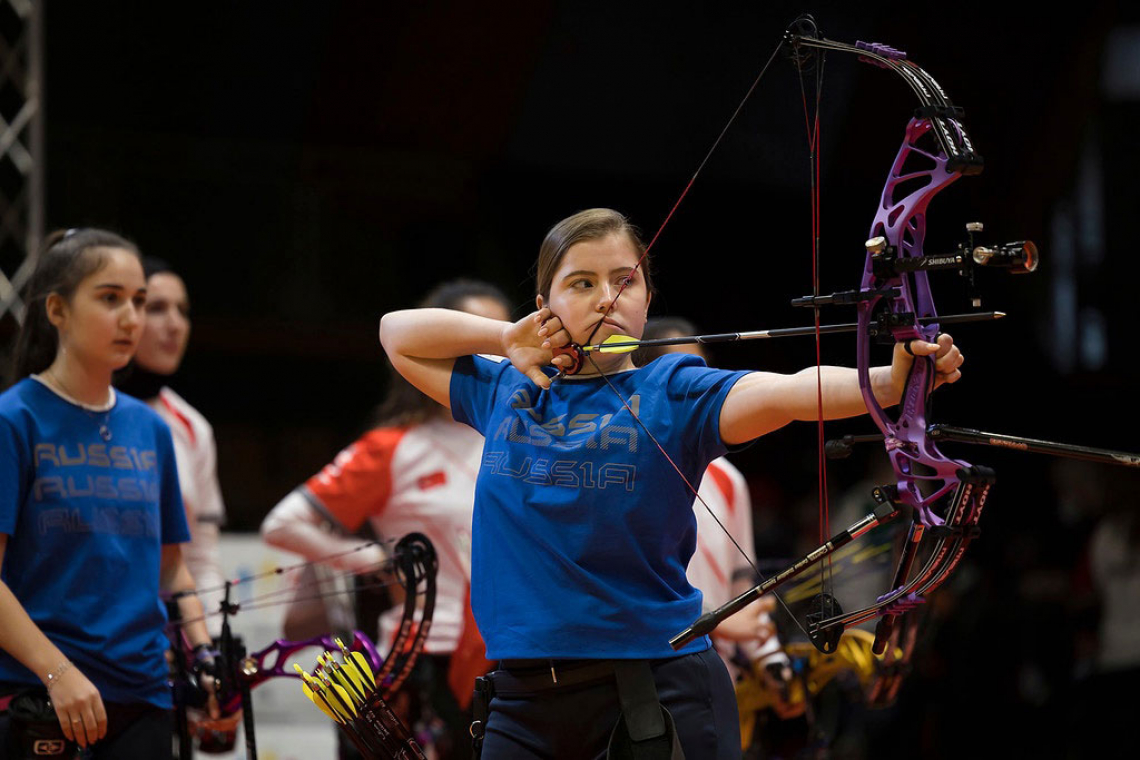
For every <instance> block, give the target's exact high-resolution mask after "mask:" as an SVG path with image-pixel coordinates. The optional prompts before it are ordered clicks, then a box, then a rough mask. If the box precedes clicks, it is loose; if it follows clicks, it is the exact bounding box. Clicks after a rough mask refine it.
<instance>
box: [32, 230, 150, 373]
mask: <svg viewBox="0 0 1140 760" xmlns="http://www.w3.org/2000/svg"><path fill="white" fill-rule="evenodd" d="M111 248H120V249H122V250H124V251H129V252H130V253H132V254H134V255H135V256H139V257H140V258H141V255H140V253H139V249H138V246H136V245H135V244H134V243H132V242H131V241H129V240H127V239H126V238H124V237H122V236H121V235H117V234H115V233H114V232H108V231H107V230H100V229H96V228H94V227H85V228H80V229H71V230H56V231H55V232H53V233H51V234H50V235H48V236H47V239H46V240H45V241H44V245H43V249H42V250H41V252H40V256H39V261H38V262H37V263H36V269H35V272H33V273H32V278H31V280H29V281H28V284H27V287H25V288H24V293H23V299H24V305H25V309H26V310H25V312H24V321H23V323H22V324H21V325H20V334H19V336H18V337H17V338H16V361H15V364H16V377H15V379H16V380H21V379H23V378H25V377H27V376H28V375H30V374H32V373H35V372H43V371H44V370H46V369H47V368H48V367H50V366H51V363H52V362H53V361H55V355H56V353H57V352H58V351H59V333H58V332H57V331H56V329H55V326H54V325H53V324H52V323H51V322H50V321H49V320H48V316H47V298H48V296H50V295H51V294H52V293H55V294H56V295H58V296H60V297H61V298H63V299H64V300H65V301H67V302H68V303H70V302H71V298H72V296H73V295H75V289H76V287H78V286H79V283H81V282H82V281H83V279H84V278H85V277H88V276H90V275H92V274H94V273H95V272H98V271H99V270H100V269H102V268H103V264H104V263H105V261H106V258H107V256H106V252H107V250H108V249H111Z"/></svg>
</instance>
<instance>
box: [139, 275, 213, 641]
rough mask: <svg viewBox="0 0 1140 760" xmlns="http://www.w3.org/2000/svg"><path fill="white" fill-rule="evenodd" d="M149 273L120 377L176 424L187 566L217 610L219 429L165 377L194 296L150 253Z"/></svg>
mask: <svg viewBox="0 0 1140 760" xmlns="http://www.w3.org/2000/svg"><path fill="white" fill-rule="evenodd" d="M143 269H144V272H145V274H146V278H147V283H146V285H147V299H146V315H147V318H146V327H145V328H144V329H143V333H142V337H141V338H140V340H139V348H138V351H137V352H135V359H134V362H133V364H132V365H131V367H130V368H129V369H127V370H126V371H125V372H124V373H123V375H122V376H121V377H119V378H117V379H116V385H117V386H118V387H119V389H120V390H122V391H123V392H125V393H128V394H130V395H132V396H134V397H135V398H138V399H141V400H142V401H145V402H146V403H147V405H148V406H150V408H151V409H153V410H154V411H156V412H158V416H159V417H161V418H162V419H163V421H165V422H166V424H167V425H169V426H170V434H171V437H172V438H173V439H174V457H175V460H176V462H177V465H178V485H179V486H180V487H181V489H182V501H183V504H185V507H186V522H187V524H188V525H189V526H190V543H189V544H187V545H186V546H185V547H184V548H183V555H184V556H185V558H186V566H187V567H188V568H189V569H190V574H191V575H193V576H194V583H195V585H196V586H197V587H198V588H199V589H205V590H204V591H200V592H199V594H198V597H199V599H200V600H201V602H202V606H203V609H205V610H206V613H207V614H210V613H214V612H217V611H218V610H219V609H220V605H221V602H222V591H221V590H220V587H221V586H222V585H223V584H224V583H225V578H224V577H223V575H222V570H221V560H220V558H219V554H218V532H219V530H220V528H221V526H222V524H223V523H224V522H225V517H226V507H225V503H224V502H223V501H222V489H221V487H220V486H219V485H218V465H217V462H218V451H217V446H216V445H215V443H214V429H213V428H212V427H211V426H210V423H209V422H207V421H206V418H205V417H203V416H202V414H201V413H199V412H198V410H197V409H195V408H194V407H192V406H191V405H190V404H189V403H188V402H187V401H186V400H185V399H184V398H182V397H181V396H179V395H178V394H177V393H175V392H174V391H173V390H171V389H170V387H169V386H168V385H167V383H168V382H170V379H171V377H172V376H173V375H174V374H175V373H176V372H177V371H178V368H179V367H180V366H181V365H182V358H183V357H184V356H185V354H186V346H187V344H188V342H189V340H190V297H189V295H188V294H187V292H186V284H185V283H184V282H183V281H182V278H181V277H179V276H178V274H176V273H175V272H174V271H173V270H172V269H171V268H170V265H169V264H167V263H166V262H164V261H162V260H160V259H156V258H151V257H144V259H143ZM221 626H222V622H221V616H219V615H212V614H210V616H209V617H208V618H207V619H206V628H207V630H209V632H210V635H211V636H213V637H214V638H217V637H218V636H219V635H220V634H221Z"/></svg>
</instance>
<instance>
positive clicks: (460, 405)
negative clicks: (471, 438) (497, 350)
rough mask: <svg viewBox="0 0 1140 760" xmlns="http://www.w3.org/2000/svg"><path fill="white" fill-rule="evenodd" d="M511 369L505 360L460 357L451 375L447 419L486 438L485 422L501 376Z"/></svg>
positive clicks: (493, 401)
mask: <svg viewBox="0 0 1140 760" xmlns="http://www.w3.org/2000/svg"><path fill="white" fill-rule="evenodd" d="M510 369H511V363H510V362H509V361H507V360H505V359H502V360H495V359H489V358H487V357H485V356H461V357H459V358H458V359H456V360H455V368H454V369H453V370H452V371H451V391H450V397H451V416H452V417H453V418H455V421H456V422H462V423H463V424H464V425H468V426H470V427H472V428H474V429H475V430H476V431H478V432H479V433H480V434H481V435H483V436H486V427H487V420H488V419H490V416H491V410H492V409H494V408H495V396H496V392H497V391H498V389H499V385H500V381H501V380H502V377H503V374H504V373H505V372H507V371H508V370H510Z"/></svg>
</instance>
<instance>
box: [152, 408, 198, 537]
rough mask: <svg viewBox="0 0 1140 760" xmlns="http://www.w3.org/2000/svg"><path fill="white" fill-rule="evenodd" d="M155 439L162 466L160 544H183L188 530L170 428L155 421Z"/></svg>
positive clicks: (188, 532) (188, 533)
mask: <svg viewBox="0 0 1140 760" xmlns="http://www.w3.org/2000/svg"><path fill="white" fill-rule="evenodd" d="M155 438H156V444H157V447H158V461H159V462H160V463H161V466H162V472H161V475H160V476H161V478H162V483H161V490H160V497H159V498H160V503H159V514H160V516H161V519H162V543H163V544H184V543H186V542H187V541H189V540H190V529H189V528H188V527H187V526H186V508H185V507H184V506H183V504H182V489H181V488H180V487H179V485H178V465H177V463H176V460H175V458H174V441H173V440H171V438H170V428H168V427H167V426H166V424H165V423H163V422H162V421H160V420H156V421H155Z"/></svg>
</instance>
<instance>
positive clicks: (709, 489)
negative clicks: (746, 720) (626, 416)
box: [633, 317, 788, 680]
mask: <svg viewBox="0 0 1140 760" xmlns="http://www.w3.org/2000/svg"><path fill="white" fill-rule="evenodd" d="M695 333H696V328H695V327H694V325H693V324H692V323H691V322H689V321H687V320H685V319H681V318H679V317H656V318H654V319H650V320H649V321H648V322H647V323H646V325H645V332H644V334H643V335H642V339H643V340H654V339H657V338H674V337H680V336H683V335H693V334H695ZM677 352H679V353H688V354H692V355H694V356H699V357H700V358H702V359H704V360H705V361H706V362H707V361H708V357H707V356H706V355H705V353H704V351H703V349H702V348H701V346H700V345H699V344H694V345H687V346H650V347H646V348H640V349H638V350H637V352H636V353H635V354H634V357H633V359H634V363H635V364H636V365H637V366H639V367H641V366H645V365H646V364H648V363H649V362H651V361H653V360H654V359H656V358H657V357H659V356H662V355H663V354H667V353H677ZM697 495H698V496H699V497H700V498H699V500H697V501H696V502H694V504H693V510H694V513H695V515H696V518H697V548H696V551H694V552H693V558H692V559H691V560H689V567H688V569H687V570H686V573H685V574H686V576H687V577H688V579H689V583H691V584H692V585H693V587H694V588H698V589H700V590H701V594H702V595H703V596H704V600H703V602H702V604H701V607H702V612H711V611H712V610H715V609H717V608H718V607H720V606H721V605H723V604H725V603H726V602H728V601H729V600H731V599H733V598H735V597H736V596H737V595H738V594H740V593H742V592H744V591H746V590H747V589H749V588H751V586H752V585H753V576H754V575H755V571H754V570H753V569H752V567H751V565H749V564H748V561H747V560H746V559H745V557H744V556H742V555H741V551H743V552H744V554H745V555H747V556H748V557H755V555H756V550H755V539H754V537H753V534H752V499H751V498H750V496H749V493H748V484H747V482H745V480H744V476H743V475H742V474H741V473H740V470H738V469H736V467H735V466H734V465H733V464H732V463H731V462H729V461H728V459H726V458H725V457H719V458H717V459H714V460H713V461H712V462H710V463H709V466H708V469H706V470H705V475H704V478H703V479H702V480H701V485H700V487H699V488H698V489H697ZM701 502H704V505H707V506H708V509H705V506H704V505H702V504H701ZM710 512H711V514H710ZM713 515H715V517H714V516H713ZM718 520H719V521H720V523H721V525H718V524H717V521H718ZM722 525H723V528H722V527H721V526H722ZM730 535H731V536H733V537H735V538H736V541H737V542H738V543H739V545H740V549H739V550H738V549H737V547H736V546H734V545H733V542H732V538H730ZM774 607H775V600H774V599H772V598H771V597H768V598H766V599H763V600H761V601H759V602H757V603H755V604H752V605H750V606H748V607H745V608H744V609H743V610H741V611H740V612H738V613H737V614H735V615H733V616H732V617H730V618H728V619H727V620H725V621H724V622H722V623H721V624H720V625H719V626H718V627H717V629H716V630H715V631H713V633H712V640H713V645H714V646H715V647H716V650H717V653H718V654H719V655H720V656H721V659H722V660H724V662H725V665H726V666H727V667H728V672H729V674H730V675H731V676H732V677H733V679H734V680H735V679H736V677H737V676H738V674H739V663H741V662H742V661H743V662H756V661H757V660H759V661H760V662H761V664H762V665H763V666H764V667H766V668H767V667H769V666H774V667H778V668H780V669H782V668H783V666H785V665H786V664H787V663H788V658H787V655H785V654H784V652H783V649H782V648H781V645H780V639H779V636H777V635H776V626H775V624H774V623H773V622H772V619H771V618H770V617H769V615H768V613H769V612H771V611H772V609H773V608H774Z"/></svg>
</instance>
